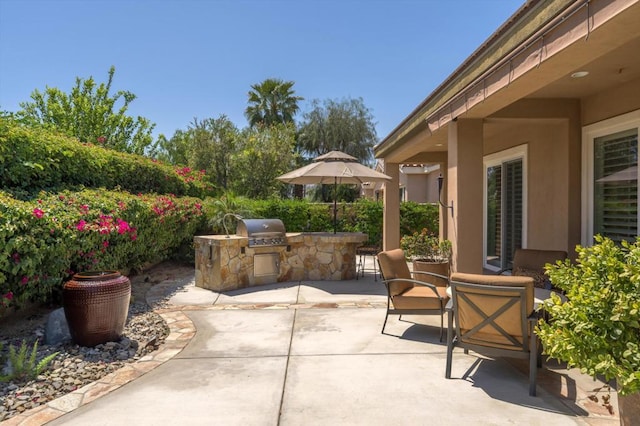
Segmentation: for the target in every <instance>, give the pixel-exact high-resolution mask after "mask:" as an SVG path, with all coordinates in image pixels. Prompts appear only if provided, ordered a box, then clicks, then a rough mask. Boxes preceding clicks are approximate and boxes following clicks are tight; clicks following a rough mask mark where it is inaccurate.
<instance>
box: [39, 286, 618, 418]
mask: <svg viewBox="0 0 640 426" xmlns="http://www.w3.org/2000/svg"><path fill="white" fill-rule="evenodd" d="M166 294H170V299H169V303H170V308H168V309H167V310H166V312H177V311H180V312H182V313H183V314H185V315H186V316H187V317H188V318H189V319H190V320H191V321H192V322H193V326H195V329H196V330H197V332H196V333H195V336H194V337H193V338H192V339H191V341H190V342H189V343H187V344H186V347H185V348H184V349H183V350H182V351H181V352H179V353H177V354H176V355H175V356H174V357H172V358H171V359H168V360H167V361H166V362H164V363H163V364H161V365H159V366H158V367H157V368H155V369H153V370H151V371H150V372H148V373H147V374H144V375H142V376H141V377H139V378H137V379H136V380H134V381H131V382H129V383H128V384H126V385H124V386H122V387H120V388H118V389H115V390H114V391H112V392H110V393H109V394H107V395H104V396H101V397H100V398H97V399H95V400H94V401H93V402H91V403H88V404H84V405H82V406H81V407H79V408H78V409H75V410H73V411H71V412H69V413H68V414H66V415H64V416H62V417H60V418H59V419H57V420H55V421H54V422H52V423H50V424H65V425H66V424H71V425H73V424H89V423H99V424H123V423H136V424H142V425H144V424H168V423H172V424H211V423H212V422H213V423H216V424H242V425H247V424H273V425H276V424H282V425H287V424H291V425H294V424H296V425H297V424H376V425H385V424H389V425H391V424H393V425H397V424H412V425H413V424H443V425H446V424H460V423H463V422H468V423H472V424H478V423H482V424H510V423H518V424H545V425H554V424H557V425H566V424H595V425H605V424H611V425H614V424H618V419H617V416H611V415H609V414H608V413H607V412H606V410H605V409H604V408H603V407H601V406H599V405H598V404H596V403H594V402H592V401H590V400H589V399H588V398H587V396H588V392H589V391H590V390H591V389H593V388H595V387H597V384H596V383H594V382H593V381H592V380H591V379H590V378H589V377H587V376H583V375H581V374H579V373H578V372H576V371H569V372H568V371H566V370H565V369H564V368H561V367H557V366H556V367H551V366H550V365H555V364H549V363H545V368H544V369H543V370H541V371H540V375H539V382H538V383H539V386H538V396H537V397H530V396H529V395H528V391H527V389H528V379H527V375H526V365H524V364H520V363H518V362H516V361H515V360H514V361H508V360H502V359H499V360H496V361H493V360H487V361H485V360H483V359H480V358H478V357H476V356H475V355H474V354H471V355H470V356H464V355H463V354H462V351H460V353H458V354H457V356H456V357H454V363H453V375H452V377H453V379H451V380H447V379H445V378H444V364H445V357H446V346H445V343H440V342H439V330H438V324H439V320H438V319H437V317H434V316H425V317H417V319H418V320H419V321H418V323H413V322H408V321H399V320H398V318H397V317H391V318H390V319H389V322H388V324H387V329H386V333H387V334H386V335H383V334H380V328H381V326H382V321H383V320H384V311H383V308H384V306H385V304H386V297H385V291H384V287H383V284H382V283H381V282H380V281H379V280H378V281H377V282H374V280H373V275H372V274H369V275H365V277H364V279H363V278H360V280H358V281H355V280H353V281H342V282H332V281H317V282H312V281H310V282H302V283H278V284H271V285H265V286H260V287H253V288H250V289H243V290H236V291H232V292H227V293H224V294H218V293H214V292H211V291H208V290H204V289H201V288H197V287H195V285H194V284H193V277H188V278H187V279H184V280H177V281H167V282H164V283H161V284H159V285H157V286H155V287H154V288H153V289H152V291H151V292H150V293H149V294H148V299H150V301H151V302H153V299H157V298H160V297H162V296H164V295H166ZM408 318H409V319H410V320H411V321H413V320H414V319H416V317H408ZM183 327H184V326H183ZM141 361H142V360H141ZM520 370H522V371H520ZM614 400H615V397H614ZM614 406H615V401H614Z"/></svg>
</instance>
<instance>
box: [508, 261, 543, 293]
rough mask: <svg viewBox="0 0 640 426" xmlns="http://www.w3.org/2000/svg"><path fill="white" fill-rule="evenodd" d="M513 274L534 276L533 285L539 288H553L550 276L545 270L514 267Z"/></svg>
mask: <svg viewBox="0 0 640 426" xmlns="http://www.w3.org/2000/svg"><path fill="white" fill-rule="evenodd" d="M513 275H515V276H517V277H531V278H533V286H534V287H537V288H545V289H547V290H548V289H550V288H551V281H550V280H549V277H547V275H546V274H545V273H544V272H540V271H538V270H534V269H527V268H520V267H518V268H514V269H513Z"/></svg>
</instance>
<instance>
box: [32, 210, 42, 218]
mask: <svg viewBox="0 0 640 426" xmlns="http://www.w3.org/2000/svg"><path fill="white" fill-rule="evenodd" d="M33 215H34V216H35V217H37V218H38V219H41V218H42V216H44V212H43V211H42V210H40V209H33Z"/></svg>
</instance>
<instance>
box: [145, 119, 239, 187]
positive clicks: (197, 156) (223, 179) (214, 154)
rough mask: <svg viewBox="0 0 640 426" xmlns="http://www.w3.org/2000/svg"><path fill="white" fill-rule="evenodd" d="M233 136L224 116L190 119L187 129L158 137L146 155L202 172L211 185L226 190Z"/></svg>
mask: <svg viewBox="0 0 640 426" xmlns="http://www.w3.org/2000/svg"><path fill="white" fill-rule="evenodd" d="M237 137H238V129H237V128H236V126H235V125H234V124H233V123H232V122H231V121H230V120H229V119H228V118H227V117H226V116H225V115H220V116H219V117H218V118H207V119H204V120H198V119H197V118H194V119H193V121H192V122H191V123H190V124H189V127H188V128H187V130H176V131H175V133H174V134H173V136H172V137H171V139H167V138H166V137H165V136H164V135H160V136H159V137H158V140H157V141H156V143H155V144H154V146H153V148H152V149H151V150H150V155H151V156H152V157H154V158H157V159H159V160H163V161H167V162H169V163H171V164H174V165H187V166H189V167H190V168H192V169H194V170H206V172H207V176H209V177H210V179H211V180H212V182H213V183H215V184H216V185H217V186H218V188H222V189H225V190H226V189H227V187H228V184H229V170H230V167H231V165H230V159H231V156H232V154H233V153H234V151H235V145H236V139H237Z"/></svg>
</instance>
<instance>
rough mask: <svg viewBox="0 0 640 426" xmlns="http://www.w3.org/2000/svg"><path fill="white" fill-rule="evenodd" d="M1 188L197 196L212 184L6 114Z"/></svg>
mask: <svg viewBox="0 0 640 426" xmlns="http://www.w3.org/2000/svg"><path fill="white" fill-rule="evenodd" d="M96 143H99V142H98V141H96ZM0 186H1V187H2V188H3V189H4V190H5V191H9V192H11V193H12V194H13V195H14V196H15V197H18V198H21V199H28V198H30V197H31V196H33V195H34V194H37V193H38V192H39V191H41V190H46V191H49V192H59V191H60V190H63V189H74V190H78V189H82V188H85V187H86V188H106V189H121V190H125V191H128V192H131V193H139V192H142V193H158V194H175V195H187V196H193V197H200V198H203V197H204V196H205V195H211V194H213V187H212V185H211V184H210V183H209V182H208V181H207V178H206V176H205V174H204V173H203V172H201V171H194V170H191V169H189V168H187V167H183V168H174V167H173V166H169V165H166V164H163V163H159V162H157V161H154V160H152V159H150V158H146V157H142V156H139V155H133V154H126V153H122V152H118V151H114V150H110V149H106V148H103V147H101V146H96V145H92V144H90V143H79V142H78V141H77V140H76V139H73V138H69V137H67V136H63V135H61V134H58V133H56V132H53V131H51V130H45V129H40V128H35V127H34V128H31V127H25V126H23V125H20V124H18V123H16V122H15V121H13V120H11V119H8V118H0Z"/></svg>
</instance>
